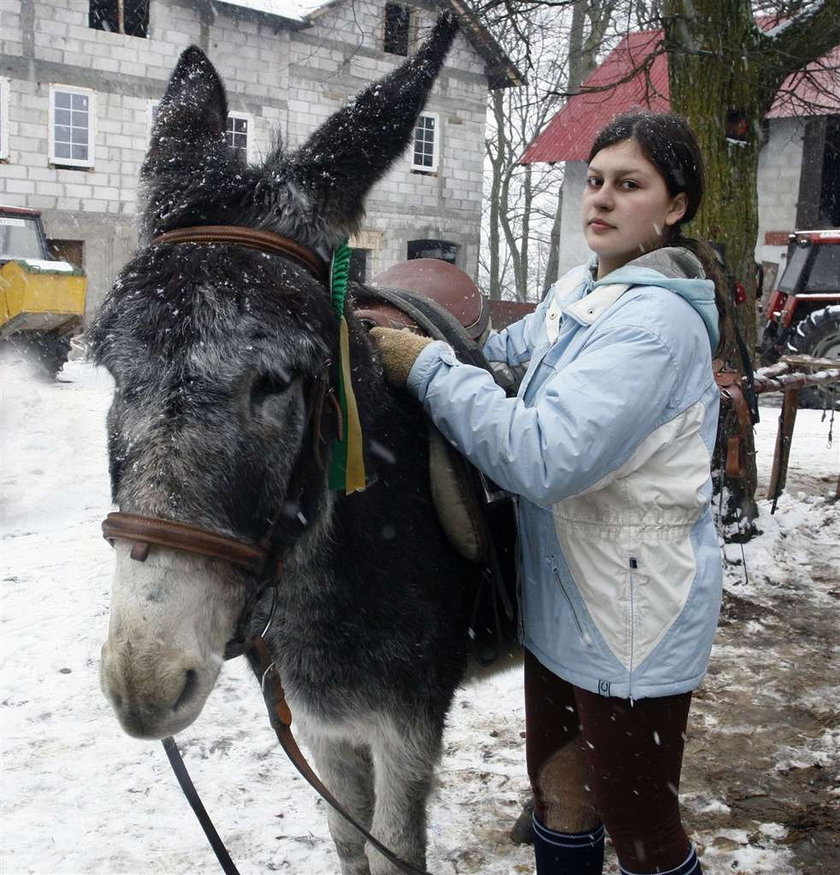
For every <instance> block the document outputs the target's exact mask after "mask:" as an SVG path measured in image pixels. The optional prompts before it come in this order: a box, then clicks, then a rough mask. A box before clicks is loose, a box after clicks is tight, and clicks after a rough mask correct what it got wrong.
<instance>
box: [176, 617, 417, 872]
mask: <svg viewBox="0 0 840 875" xmlns="http://www.w3.org/2000/svg"><path fill="white" fill-rule="evenodd" d="M273 614H274V603H272V616H273ZM270 625H271V618H269V623H268V625H267V626H266V629H265V631H268V627H269V626H270ZM264 634H265V632H263V635H264ZM263 635H255V636H254V637H253V638H252V639H251V650H250V653H249V656H250V657H251V664H252V665H253V666H254V668H255V669H256V672H257V675H258V676H259V678H260V687H261V689H262V694H263V698H264V700H265V704H266V707H267V708H268V719H269V721H270V722H271V726H272V728H273V729H274V731H275V733H276V735H277V740H278V741H279V742H280V747H282V748H283V751H284V752H285V754H286V756H287V757H288V758H289V761H290V762H291V763H292V765H293V766H294V767H295V768H296V769H297V770H298V772H299V773H300V774H301V775H302V776H303V777H304V778H305V779H306V781H307V783H308V784H309V785H310V786H311V787H312V788H313V790H315V792H316V793H317V794H318V795H319V796H320V797H321V798H322V799H323V800H324V801H325V802H326V803H327V804H328V805H329V806H330V807H331V808H333V809H334V810H335V811H336V812H337V813H338V814H340V815H341V816H342V817H343V818H344V819H345V820H346V821H347V822H348V823H349V824H350V825H351V826H353V827H354V828H355V829H357V830H358V831H359V832H360V833H361V834H362V835H363V836H364V838H365V840H366V841H367V842H369V843H370V844H371V845H373V847H374V848H376V850H377V851H379V853H380V854H382V856H383V857H385V858H386V859H387V860H388V861H389V862H390V863H393V865H394V866H396V867H397V868H398V869H400V870H401V871H403V872H410V873H414V875H432V873H431V872H428V871H426V870H425V869H421V868H420V867H419V866H415V865H413V864H412V863H409V862H408V861H407V860H403V859H402V858H401V857H398V856H397V855H396V854H395V853H394V852H393V851H392V850H391V849H390V848H388V847H387V846H386V845H383V844H382V842H380V841H379V839H377V838H374V836H372V835H371V834H370V833H369V832H368V831H367V830H366V829H365V828H364V827H363V826H362V825H361V824H360V823H359V822H358V821H357V820H356V819H355V818H354V817H353V816H352V815H351V814H350V813H349V812H348V811H347V810H346V809H345V808H344V806H343V805H342V804H341V803H340V802H339V801H338V800H337V799H336V798H335V796H333V795H332V793H330V791H329V790H328V789H327V787H326V786H325V785H324V784H323V783H322V782H321V780H320V778H319V777H318V776H317V775H316V774H315V772H314V771H313V770H312V767H311V766H310V765H309V763H308V762H307V760H306V757H305V756H304V755H303V753H302V751H301V749H300V748H299V747H298V744H297V741H296V740H295V737H294V736H293V735H292V730H291V725H292V714H291V711H290V710H289V706H288V703H287V702H286V696H285V693H284V692H283V686H282V684H281V682H280V676H279V674H278V673H277V668H276V666H275V665H274V662H273V661H272V660H271V658H270V656H269V653H268V645H267V644H266V641H265V638H264V637H263ZM161 743H162V744H163V749H164V750H165V751H166V756H167V758H168V759H169V763H170V765H171V766H172V771H173V772H174V773H175V777H176V778H177V779H178V784H179V785H180V787H181V790H182V792H183V794H184V796H185V797H186V798H187V802H189V804H190V808H192V810H193V813H194V814H195V816H196V818H197V820H198V822H199V824H200V825H201V828H202V829H203V830H204V835H205V836H207V841H208V842H210V847H211V848H212V849H213V853H214V854H215V855H216V859H217V860H218V861H219V865H220V866H221V867H222V871H223V872H224V873H225V875H239V870H238V869H237V868H236V865H235V864H234V862H233V860H232V859H231V858H230V854H229V853H228V851H227V848H226V847H225V843H224V842H223V841H222V839H221V837H220V836H219V834H218V832H216V828H215V827H214V826H213V821H212V820H211V819H210V815H209V814H208V813H207V809H205V807H204V805H203V804H202V802H201V797H200V796H199V795H198V791H197V790H196V789H195V785H194V784H193V782H192V780H191V778H190V775H189V772H188V771H187V767H186V764H185V763H184V760H183V758H182V757H181V752H180V751H179V750H178V745H177V744H176V743H175V739H174V738H172V736H169V737H167V738H164V739H163V741H162V742H161Z"/></svg>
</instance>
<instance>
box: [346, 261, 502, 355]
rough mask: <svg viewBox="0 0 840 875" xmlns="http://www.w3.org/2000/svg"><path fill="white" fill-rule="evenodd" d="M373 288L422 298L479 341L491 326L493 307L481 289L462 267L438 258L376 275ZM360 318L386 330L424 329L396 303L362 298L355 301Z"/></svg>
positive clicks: (408, 262) (399, 266)
mask: <svg viewBox="0 0 840 875" xmlns="http://www.w3.org/2000/svg"><path fill="white" fill-rule="evenodd" d="M371 285H373V286H374V287H375V288H377V289H393V290H395V291H398V292H399V291H403V292H410V293H412V295H420V296H422V297H423V298H425V299H426V300H429V301H433V302H434V303H435V304H438V305H439V306H440V307H442V308H443V309H444V310H445V311H446V312H447V313H449V315H450V316H452V317H453V318H454V319H455V320H457V322H458V323H459V324H460V325H461V326H462V327H463V329H464V332H465V333H466V335H467V337H469V338H470V340H473V341H475V342H478V340H479V338H480V337H481V335H482V334H484V332H485V331H486V330H487V327H488V325H489V324H490V305H489V304H488V302H487V298H485V297H484V295H482V294H481V290H480V289H479V288H478V286H477V285H476V284H475V283H474V282H473V281H472V279H471V278H470V277H469V276H468V275H467V274H466V273H464V271H463V270H461V268H459V267H456V266H455V265H454V264H449V263H448V262H446V261H441V260H440V259H437V258H415V259H412V260H411V261H403V262H401V263H400V264H395V265H394V266H393V267H389V268H388V269H387V270H384V271H382V273H379V274H377V275H376V276H375V277H374V278H373V280H371ZM356 315H357V316H358V317H359V318H360V319H364V320H366V321H368V322H371V323H372V324H374V325H381V326H384V327H386V328H411V329H413V330H418V329H419V330H422V326H419V325H418V324H417V323H416V322H415V320H414V319H413V318H412V317H411V315H410V313H408V312H406V309H405V308H401V307H400V306H399V305H398V304H396V303H395V302H394V301H393V300H390V301H389V300H385V299H383V298H382V297H378V296H377V297H375V298H371V297H365V296H361V297H359V298H358V299H357V301H356Z"/></svg>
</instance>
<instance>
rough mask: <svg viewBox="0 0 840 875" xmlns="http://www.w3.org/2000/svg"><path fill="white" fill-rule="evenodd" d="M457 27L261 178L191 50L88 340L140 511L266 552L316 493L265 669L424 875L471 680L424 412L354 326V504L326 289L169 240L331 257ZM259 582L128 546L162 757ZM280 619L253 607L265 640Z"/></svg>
mask: <svg viewBox="0 0 840 875" xmlns="http://www.w3.org/2000/svg"><path fill="white" fill-rule="evenodd" d="M456 29H457V24H456V22H455V20H454V19H453V18H452V17H451V16H442V17H441V19H440V20H439V21H438V23H437V25H436V27H435V29H434V31H433V33H432V35H431V36H430V38H429V40H428V41H427V42H426V43H425V44H424V46H423V47H421V49H420V51H419V52H418V53H417V54H416V55H415V56H414V57H412V58H411V59H410V60H408V61H407V62H405V63H404V64H403V65H402V66H401V67H400V68H399V69H397V70H396V71H394V72H393V73H392V74H391V75H390V76H388V77H386V78H385V79H383V80H382V81H381V82H379V83H376V84H374V85H372V86H370V87H369V88H368V89H367V90H366V91H364V92H363V93H362V94H361V95H359V96H358V97H357V98H356V99H355V100H354V101H353V102H351V103H350V104H349V105H348V106H346V107H345V108H344V109H342V110H340V111H339V112H337V113H336V114H335V115H333V116H332V117H331V118H330V119H329V120H327V121H326V122H325V123H324V124H323V125H322V126H321V128H320V129H319V130H317V131H316V132H315V133H314V134H313V135H312V136H311V137H310V138H309V140H308V142H306V143H305V144H304V145H303V146H302V147H301V148H300V149H298V150H297V151H295V152H293V153H291V154H287V153H286V151H285V150H284V149H283V148H282V147H278V148H277V149H276V150H275V151H274V152H273V153H272V154H271V155H270V156H269V157H268V158H267V160H266V161H265V162H264V164H263V165H262V166H261V167H253V166H247V165H246V164H245V163H243V161H242V160H241V158H240V157H239V156H238V155H237V154H236V153H235V152H234V151H233V150H231V149H230V148H229V147H228V146H227V144H226V143H225V138H224V123H225V118H226V115H227V108H226V99H225V92H224V88H223V86H222V84H221V82H220V80H219V78H218V75H217V74H216V71H215V70H214V69H213V67H212V65H211V64H210V63H209V61H208V60H207V58H206V57H205V56H204V55H203V54H202V52H201V51H200V50H198V49H196V48H190V49H187V50H186V51H185V52H184V53H183V55H182V56H181V58H180V60H179V62H178V65H177V67H176V69H175V71H174V73H173V75H172V79H171V81H170V84H169V86H168V89H167V92H166V94H165V96H164V98H163V101H162V103H161V106H160V112H159V115H158V120H157V123H156V127H155V131H154V135H153V138H152V143H151V147H150V149H149V153H148V155H147V157H146V160H145V163H144V165H143V168H142V174H141V181H142V192H143V197H144V203H143V213H142V239H141V247H140V249H139V251H138V252H137V254H136V256H135V257H134V259H133V260H132V261H131V262H130V263H129V264H128V265H127V266H126V267H125V269H124V270H123V272H122V273H121V275H120V276H119V278H118V279H117V281H116V283H115V285H114V287H113V289H112V290H111V292H110V294H109V296H108V298H107V300H106V302H105V304H104V305H103V308H102V310H101V313H100V315H99V317H98V319H97V321H96V323H95V325H94V326H93V328H92V330H91V332H90V335H91V345H92V348H93V350H94V354H95V356H96V359H97V361H98V362H99V363H101V364H103V365H105V366H106V367H107V368H108V370H109V371H110V372H111V374H112V375H113V377H114V379H115V381H116V391H115V395H114V400H113V404H112V407H111V410H110V414H109V419H108V429H109V457H110V469H111V480H112V489H113V496H114V500H115V502H116V503H117V504H118V505H119V507H120V509H121V511H122V512H124V513H133V514H139V515H143V516H148V517H158V518H164V519H168V520H175V521H180V522H185V523H189V524H192V525H196V526H201V527H203V528H205V529H208V530H210V531H212V532H216V533H219V534H222V535H226V536H229V537H234V538H238V539H245V540H252V541H257V540H259V538H260V537H261V536H262V535H263V534H264V533H265V532H266V530H267V528H268V527H269V525H270V522H271V520H272V519H273V518H274V517H275V515H276V514H277V511H278V509H279V508H283V507H284V506H287V505H288V503H289V502H290V501H291V500H292V498H293V497H294V496H290V495H289V492H288V489H289V481H290V477H294V478H295V479H294V482H295V483H302V484H303V488H302V492H301V493H300V497H299V500H298V502H297V504H296V506H295V507H293V508H291V511H292V512H291V514H290V516H289V519H293V518H295V516H296V513H297V512H300V513H301V514H302V515H303V516H304V517H305V522H306V525H305V526H303V527H302V528H301V529H300V531H297V530H295V531H296V534H295V535H294V537H293V538H290V540H291V542H292V543H290V544H289V545H288V547H287V549H286V551H285V556H284V559H285V570H284V572H283V574H282V576H281V577H280V578H279V580H278V581H277V587H276V592H277V608H276V616H275V619H274V622H273V624H272V626H271V628H270V631H269V633H268V635H267V638H268V644H269V649H270V653H271V657H272V658H273V659H274V660H275V662H276V664H277V666H278V667H279V671H280V675H281V677H282V680H283V683H284V685H285V688H286V693H287V698H288V701H289V704H290V706H291V708H292V711H293V713H294V715H295V726H296V728H297V732H298V734H299V736H301V737H302V739H303V740H304V741H305V743H306V744H307V746H308V747H309V749H310V751H311V752H312V754H313V756H314V759H315V763H316V766H317V768H318V770H319V771H320V774H321V777H322V779H323V780H324V782H325V783H326V784H327V786H328V787H330V789H331V790H332V791H333V793H334V794H335V795H336V796H337V797H338V798H339V800H341V801H342V802H343V804H344V805H346V806H347V807H348V808H349V810H350V811H351V813H352V814H354V815H355V817H356V818H357V819H358V820H359V821H361V822H362V823H363V824H367V825H369V826H370V828H371V831H372V832H373V834H374V835H375V836H376V837H377V838H379V839H380V840H381V841H383V842H385V843H386V844H387V845H389V846H390V847H391V848H392V849H393V850H394V851H395V852H396V853H397V854H398V855H399V856H401V857H403V858H404V859H406V860H408V861H410V862H412V863H413V864H414V865H416V866H421V867H422V866H424V865H425V845H426V837H425V808H426V801H427V796H428V793H429V788H430V783H431V780H432V772H433V768H434V765H435V762H436V760H437V759H438V756H439V753H440V747H441V734H442V731H443V725H444V719H445V716H446V713H447V709H448V707H449V704H450V701H451V699H452V695H453V691H454V689H455V687H456V685H457V683H458V681H459V679H460V677H461V675H462V672H463V670H464V667H465V662H466V651H467V634H466V633H467V626H468V616H467V614H468V611H467V610H466V606H467V604H468V602H469V598H470V597H469V592H468V591H469V590H470V588H471V585H470V583H469V580H470V577H471V575H470V573H469V571H468V569H466V568H465V566H464V562H463V560H461V559H460V558H459V557H458V556H457V555H456V554H455V553H454V552H453V550H452V548H451V547H450V545H449V544H448V542H447V541H446V539H445V536H444V535H443V532H442V530H441V528H440V526H439V524H438V521H437V519H436V516H435V512H434V510H433V506H432V502H431V497H430V493H429V479H428V470H427V437H426V434H427V432H426V427H425V425H424V422H423V420H422V414H421V412H420V410H419V409H418V407H417V405H416V404H415V403H413V402H411V401H410V400H408V398H407V397H403V396H402V395H401V394H400V393H395V392H392V391H391V390H390V389H389V388H388V387H387V385H386V383H385V382H384V379H383V375H382V370H381V367H380V365H379V363H378V361H377V359H376V357H375V355H374V354H373V352H372V348H371V346H370V344H369V342H368V340H367V337H366V332H365V331H364V330H363V328H362V326H361V325H360V324H359V323H358V322H356V321H355V320H354V318H353V316H352V314H349V316H348V318H349V322H350V346H351V360H352V363H353V382H354V387H355V393H356V398H357V401H358V406H359V415H360V419H361V424H362V430H363V434H364V437H365V446H366V451H367V456H366V459H367V464H368V466H369V467H370V468H371V469H374V470H375V474H376V481H375V483H374V484H373V485H372V486H370V487H369V488H368V489H367V490H365V491H363V492H360V493H355V494H353V495H349V496H348V495H344V494H343V493H336V492H330V491H329V489H328V487H327V482H326V475H325V474H324V472H323V470H322V469H321V468H319V467H318V466H317V465H315V464H314V461H313V458H312V456H313V455H314V453H313V446H312V441H311V439H308V438H307V436H308V433H309V432H308V428H307V421H306V413H307V406H306V405H307V398H308V396H309V391H310V388H311V385H312V383H313V380H315V378H316V377H317V375H318V374H319V373H321V372H322V370H323V368H324V363H325V361H327V360H329V359H331V358H334V356H335V355H336V354H337V353H336V345H337V338H338V323H337V318H336V315H335V311H334V310H333V308H332V305H331V302H330V298H329V294H328V291H327V289H326V288H325V286H324V285H322V284H321V283H320V282H318V281H317V280H316V279H314V278H313V276H312V275H310V273H309V272H307V271H306V270H305V269H304V268H302V267H300V266H298V265H297V264H295V263H294V262H293V261H291V260H289V259H286V258H285V257H283V256H282V255H275V254H267V253H264V252H259V251H256V250H254V249H249V248H244V247H241V246H236V245H228V244H224V243H213V244H203V243H179V244H177V245H171V244H151V241H152V240H153V238H155V237H156V236H158V235H160V234H162V233H164V232H166V231H170V230H173V229H178V228H184V227H189V226H196V225H237V226H244V227H248V228H252V229H259V230H263V231H271V232H274V233H277V234H280V235H284V236H286V237H289V238H293V239H294V240H295V241H297V242H298V243H299V244H302V245H304V246H306V247H309V248H310V249H313V250H315V251H318V252H329V251H330V250H331V249H332V248H333V247H335V246H336V245H337V244H338V243H339V242H340V241H342V240H343V239H344V238H346V237H347V236H348V234H350V233H352V232H353V231H354V230H355V229H356V227H357V225H358V222H359V220H360V218H361V216H362V213H363V200H364V196H365V194H366V193H367V191H368V190H369V189H370V187H371V186H372V185H373V184H374V183H375V182H376V181H377V179H379V178H380V177H381V176H382V174H383V173H384V172H385V171H386V170H387V168H388V167H389V166H390V164H391V163H392V162H393V161H394V160H395V159H396V158H397V157H398V156H399V155H400V154H401V153H402V151H403V150H404V148H405V146H406V145H407V143H408V142H409V141H410V138H411V136H412V132H413V128H414V124H415V121H416V118H417V115H418V113H419V112H420V110H421V109H422V107H423V104H424V102H425V100H426V97H427V95H428V93H429V90H430V89H431V87H432V83H433V82H434V79H435V76H436V75H437V73H438V71H439V69H440V67H441V65H442V63H443V59H444V57H445V55H446V52H447V50H448V48H449V46H450V44H451V42H452V40H453V38H454V35H455V32H456ZM351 293H352V287H351ZM300 466H304V472H303V473H304V475H305V476H303V477H302V478H301V476H300V473H301V472H300V470H299V469H300ZM296 470H297V472H298V473H297V474H293V472H294V471H296ZM296 494H297V493H296ZM286 509H287V510H288V507H286ZM298 518H299V517H298ZM281 527H282V526H281ZM281 534H282V533H281ZM255 582H256V581H255V579H254V577H253V575H251V574H249V572H247V571H245V570H242V569H238V568H236V567H234V566H233V565H231V564H228V563H227V562H225V561H222V560H216V559H210V558H204V557H200V556H192V555H189V554H187V553H182V552H176V551H173V550H168V549H165V548H161V547H153V548H152V549H151V551H150V553H149V556H148V558H147V560H146V561H144V562H138V561H132V559H131V558H130V556H129V545H128V544H126V543H125V542H118V543H117V550H116V573H115V578H114V585H113V595H112V603H111V620H110V628H109V634H108V640H107V642H106V644H105V645H104V647H103V651H102V682H103V686H104V689H105V693H106V695H107V696H108V698H109V699H110V701H111V703H112V704H113V707H114V710H115V711H116V713H117V716H118V717H119V720H120V722H121V724H122V726H123V727H124V729H125V730H126V731H127V732H128V733H130V734H132V735H135V736H138V737H142V738H161V737H165V736H167V735H170V734H173V733H176V732H178V731H180V730H181V729H183V728H184V727H186V726H188V725H189V724H190V723H191V722H192V721H193V720H195V718H196V717H197V716H198V714H199V713H200V711H201V709H202V707H203V705H204V703H205V701H206V699H207V696H208V695H209V694H210V691H211V689H212V688H213V685H214V683H215V681H216V678H217V676H218V674H219V670H220V667H221V665H222V662H223V654H224V650H225V644H226V642H227V641H228V640H229V639H230V638H231V637H232V635H233V633H234V628H235V625H236V623H237V618H238V617H239V615H240V613H241V611H242V609H243V606H244V604H245V601H246V599H247V596H248V593H249V592H250V591H252V590H253V587H254V586H255ZM270 600H271V596H270V594H269V595H266V596H265V597H263V598H262V600H261V602H260V604H259V605H258V606H257V609H256V611H255V613H254V618H253V623H252V628H253V629H254V630H255V631H261V630H262V628H263V626H264V624H265V621H266V616H267V613H268V606H269V603H270ZM330 828H331V832H332V835H333V838H334V839H335V842H336V845H337V848H338V853H339V856H340V859H341V865H342V872H344V873H367V872H372V873H392V872H395V871H396V870H395V868H394V867H393V865H392V864H390V863H388V862H387V861H386V860H385V859H384V858H383V857H382V856H381V855H380V854H378V853H377V852H376V851H374V850H369V852H368V854H367V855H366V852H365V847H364V841H363V839H362V838H361V837H360V836H359V834H358V833H356V832H355V830H353V829H352V827H350V826H347V825H346V824H345V823H344V822H343V821H342V820H341V819H339V818H337V817H335V816H332V817H331V823H330ZM368 856H369V858H370V859H369V860H368Z"/></svg>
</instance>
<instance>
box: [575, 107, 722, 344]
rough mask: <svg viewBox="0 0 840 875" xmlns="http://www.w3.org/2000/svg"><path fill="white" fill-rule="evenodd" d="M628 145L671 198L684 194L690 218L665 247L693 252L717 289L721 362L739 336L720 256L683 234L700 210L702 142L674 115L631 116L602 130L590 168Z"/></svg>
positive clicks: (639, 113)
mask: <svg viewBox="0 0 840 875" xmlns="http://www.w3.org/2000/svg"><path fill="white" fill-rule="evenodd" d="M625 140H633V141H634V142H635V143H636V144H637V145H638V147H639V149H640V150H641V152H642V154H643V155H644V156H645V158H647V160H648V161H650V163H651V164H653V166H654V167H655V168H656V169H657V170H658V171H659V175H660V176H661V177H662V179H663V180H664V182H665V187H666V188H667V189H668V194H670V195H671V197H676V195H678V194H681V193H682V194H685V197H686V210H685V215H684V216H683V217H682V219H680V221H679V222H677V223H676V224H675V225H673V226H671V228H670V229H669V232H668V235H667V237H666V238H665V244H666V245H667V246H682V247H684V248H685V249H688V250H689V251H691V252H693V253H694V254H695V255H696V256H697V258H698V259H699V261H700V264H701V265H702V266H703V270H704V272H705V274H706V276H707V277H708V278H709V279H710V280H712V281H713V282H714V284H715V303H716V304H717V310H718V322H719V326H720V343H719V344H718V348H717V350H716V351H715V356H719V355H721V354H722V351H723V349H724V348H727V349H728V348H731V347H730V344H731V342H732V337H733V332H734V327H733V325H734V323H733V320H732V313H731V307H730V304H729V296H728V294H727V284H726V279H725V278H724V275H723V271H722V269H721V263H720V260H719V258H718V256H717V254H716V253H715V250H714V249H713V248H712V247H711V246H710V245H709V244H708V243H706V242H704V241H702V240H696V239H694V238H693V237H686V236H685V235H684V234H683V232H682V226H683V225H684V224H687V223H688V222H690V221H691V220H692V219H693V218H694V216H695V215H696V214H697V210H698V209H700V204H701V203H702V201H703V192H704V189H705V165H704V163H703V153H702V152H701V151H700V144H699V143H698V142H697V137H696V136H695V134H694V131H693V130H692V129H691V127H690V126H689V124H688V122H687V121H686V120H685V119H684V118H683V117H682V116H679V115H675V114H674V113H669V112H667V113H654V112H647V111H644V110H632V111H630V112H626V113H623V114H622V115H618V116H616V117H615V118H614V119H613V120H612V121H611V122H610V123H609V124H608V125H607V126H606V127H604V128H603V129H602V130H601V132H600V133H599V134H598V136H597V137H596V138H595V142H594V143H593V144H592V149H591V150H590V151H589V159H588V161H589V162H591V161H592V159H593V158H594V157H595V155H596V154H597V153H598V152H600V151H601V149H606V148H607V147H609V146H615V145H616V144H617V143H623V142H624V141H625Z"/></svg>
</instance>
